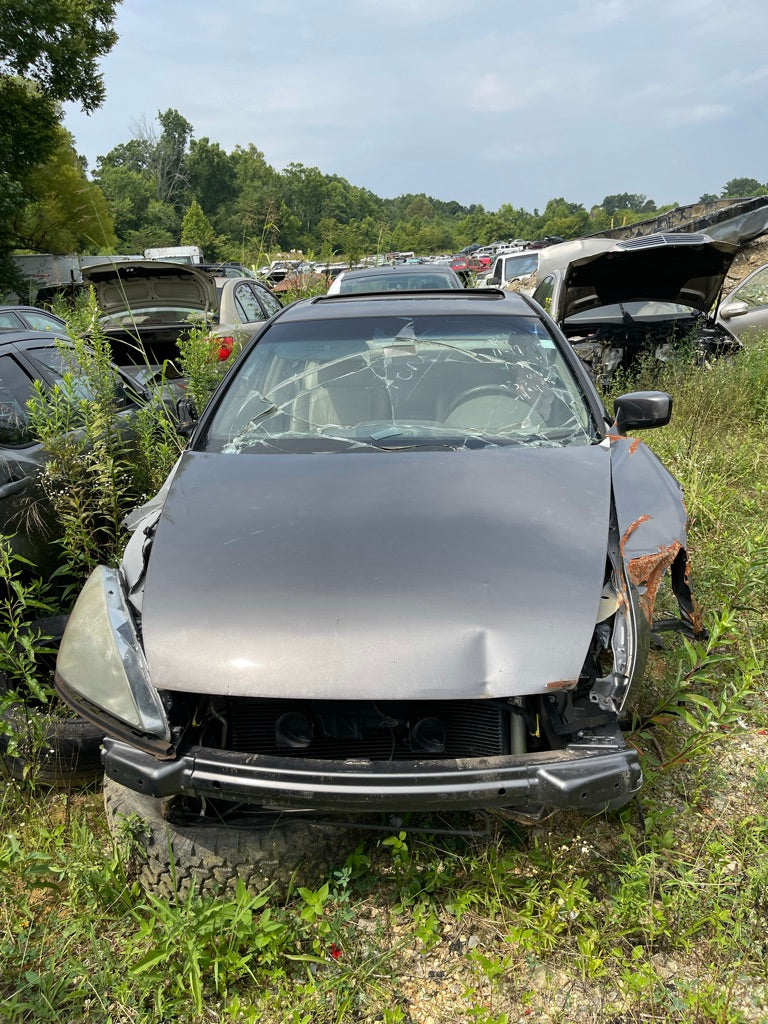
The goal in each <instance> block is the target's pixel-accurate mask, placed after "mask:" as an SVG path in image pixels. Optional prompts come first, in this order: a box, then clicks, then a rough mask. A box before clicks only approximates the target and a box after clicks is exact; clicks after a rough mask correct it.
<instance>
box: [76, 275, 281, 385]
mask: <svg viewBox="0 0 768 1024" xmlns="http://www.w3.org/2000/svg"><path fill="white" fill-rule="evenodd" d="M83 281H84V283H85V284H86V285H90V286H92V287H93V289H94V291H95V293H96V299H97V301H98V304H99V307H100V309H101V311H102V313H103V319H102V321H101V327H102V329H103V331H104V333H105V335H106V337H107V338H108V340H109V343H110V345H111V347H112V353H113V357H114V359H115V361H116V362H117V363H119V364H121V365H123V364H131V363H138V364H142V363H144V362H146V361H149V362H150V363H163V362H164V361H166V360H170V361H171V362H172V361H173V360H174V359H175V358H176V357H177V355H178V350H177V342H178V341H179V338H180V337H182V336H183V335H185V334H187V333H188V332H189V331H190V329H191V328H193V327H194V326H200V327H204V328H206V329H207V330H208V332H209V335H210V338H211V341H212V342H213V343H215V345H216V348H217V349H221V348H223V349H224V350H226V349H228V350H229V351H231V350H232V346H233V344H234V341H235V340H236V339H237V340H239V341H245V340H247V339H248V338H250V337H251V335H252V334H253V333H254V332H255V331H256V330H257V328H258V327H259V326H260V325H261V324H262V323H263V322H264V321H265V320H267V319H269V317H270V316H272V314H273V313H275V312H277V310H279V309H280V308H281V307H282V303H281V302H280V300H279V299H278V298H277V297H276V296H274V295H273V294H272V293H271V292H270V291H269V289H268V288H266V287H265V286H264V285H262V284H260V283H259V282H258V281H254V280H252V279H251V278H245V277H244V278H229V277H227V276H216V275H215V274H214V273H212V272H211V271H208V270H205V269H203V268H201V267H199V266H195V265H194V264H182V263H174V262H171V261H167V262H163V261H162V260H126V261H123V262H113V263H101V264H98V265H97V266H93V267H83Z"/></svg>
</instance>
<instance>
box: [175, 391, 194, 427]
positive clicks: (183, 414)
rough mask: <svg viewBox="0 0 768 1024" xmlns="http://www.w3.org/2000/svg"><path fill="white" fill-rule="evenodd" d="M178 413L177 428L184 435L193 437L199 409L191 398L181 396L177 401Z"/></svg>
mask: <svg viewBox="0 0 768 1024" xmlns="http://www.w3.org/2000/svg"><path fill="white" fill-rule="evenodd" d="M176 415H177V416H178V418H179V425H178V427H177V430H178V431H179V433H180V434H181V436H182V437H191V435H192V432H193V431H194V429H195V426H196V425H197V409H196V408H195V403H194V402H193V401H192V399H191V398H187V397H184V398H180V399H179V400H178V402H177V403H176Z"/></svg>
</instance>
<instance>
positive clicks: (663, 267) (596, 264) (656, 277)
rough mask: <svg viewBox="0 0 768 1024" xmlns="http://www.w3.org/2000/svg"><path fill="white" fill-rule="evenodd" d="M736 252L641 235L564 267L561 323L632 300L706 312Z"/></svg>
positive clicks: (689, 239)
mask: <svg viewBox="0 0 768 1024" xmlns="http://www.w3.org/2000/svg"><path fill="white" fill-rule="evenodd" d="M737 251H738V248H737V246H735V245H732V244H730V243H729V242H714V241H712V239H710V238H708V237H707V236H706V235H690V234H683V233H679V234H674V233H672V234H664V235H646V236H643V237H639V238H631V239H628V240H627V241H623V242H614V243H612V245H611V247H610V249H609V250H608V251H607V252H601V253H597V254H593V255H590V256H584V257H582V258H580V259H576V260H573V261H572V262H571V263H569V264H568V267H567V268H566V270H565V272H564V278H563V288H562V291H561V294H560V300H559V302H558V309H557V310H555V311H553V315H554V317H555V319H556V320H558V321H559V322H562V321H563V320H567V319H568V318H569V317H571V316H573V315H574V314H575V313H581V312H583V311H584V310H589V309H597V308H599V307H601V306H609V305H613V304H615V303H619V302H621V303H624V302H633V301H643V300H648V301H654V300H655V301H659V302H676V303H680V304H681V305H684V306H690V307H692V308H693V309H697V310H700V311H701V312H703V313H706V312H707V311H708V310H709V309H711V307H712V305H713V304H714V302H715V300H716V299H717V296H718V294H719V292H720V290H721V288H722V286H723V281H724V280H725V275H726V274H727V273H728V269H729V268H730V266H731V263H732V262H733V258H734V256H735V255H736V253H737Z"/></svg>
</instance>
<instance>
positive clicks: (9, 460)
mask: <svg viewBox="0 0 768 1024" xmlns="http://www.w3.org/2000/svg"><path fill="white" fill-rule="evenodd" d="M34 393H35V389H34V384H33V380H32V376H31V375H30V374H29V373H28V372H27V370H26V369H25V368H24V366H23V365H22V364H21V362H20V361H19V360H18V359H17V358H16V356H15V354H14V353H13V352H12V351H8V352H3V353H2V354H0V530H2V533H3V534H4V535H5V536H6V537H9V538H10V540H11V547H12V549H13V550H14V551H16V552H17V553H19V554H21V555H24V557H26V558H30V559H32V560H33V561H38V560H39V559H40V557H41V555H42V552H43V550H44V548H45V542H44V528H43V527H42V523H41V522H40V521H39V515H38V514H36V513H39V512H40V508H41V500H40V499H41V493H40V490H39V486H38V482H37V481H38V475H39V473H40V470H41V469H42V467H43V466H44V465H45V460H46V454H45V451H44V449H43V446H42V445H41V444H38V443H37V442H36V441H35V440H34V439H33V437H32V433H31V430H30V425H29V413H28V411H27V407H26V406H27V401H28V400H29V399H30V398H31V397H32V396H33V395H34Z"/></svg>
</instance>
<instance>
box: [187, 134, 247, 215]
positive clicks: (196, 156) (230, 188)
mask: <svg viewBox="0 0 768 1024" xmlns="http://www.w3.org/2000/svg"><path fill="white" fill-rule="evenodd" d="M185 167H186V176H187V182H188V186H189V191H190V194H191V196H192V198H193V199H195V200H196V201H197V202H198V203H199V204H200V206H201V208H202V210H203V213H204V214H205V215H206V217H215V216H216V214H217V213H218V212H219V211H220V210H221V209H222V207H225V208H226V207H228V206H230V205H231V204H232V202H233V201H234V200H235V198H236V196H237V191H238V190H237V182H236V177H235V171H236V168H235V161H234V160H233V159H232V157H231V156H229V154H227V153H225V152H224V150H223V149H222V148H221V146H219V144H218V143H217V142H213V143H212V142H210V140H209V139H207V138H202V139H192V140H191V141H190V144H189V153H188V154H187V158H186V162H185Z"/></svg>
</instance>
